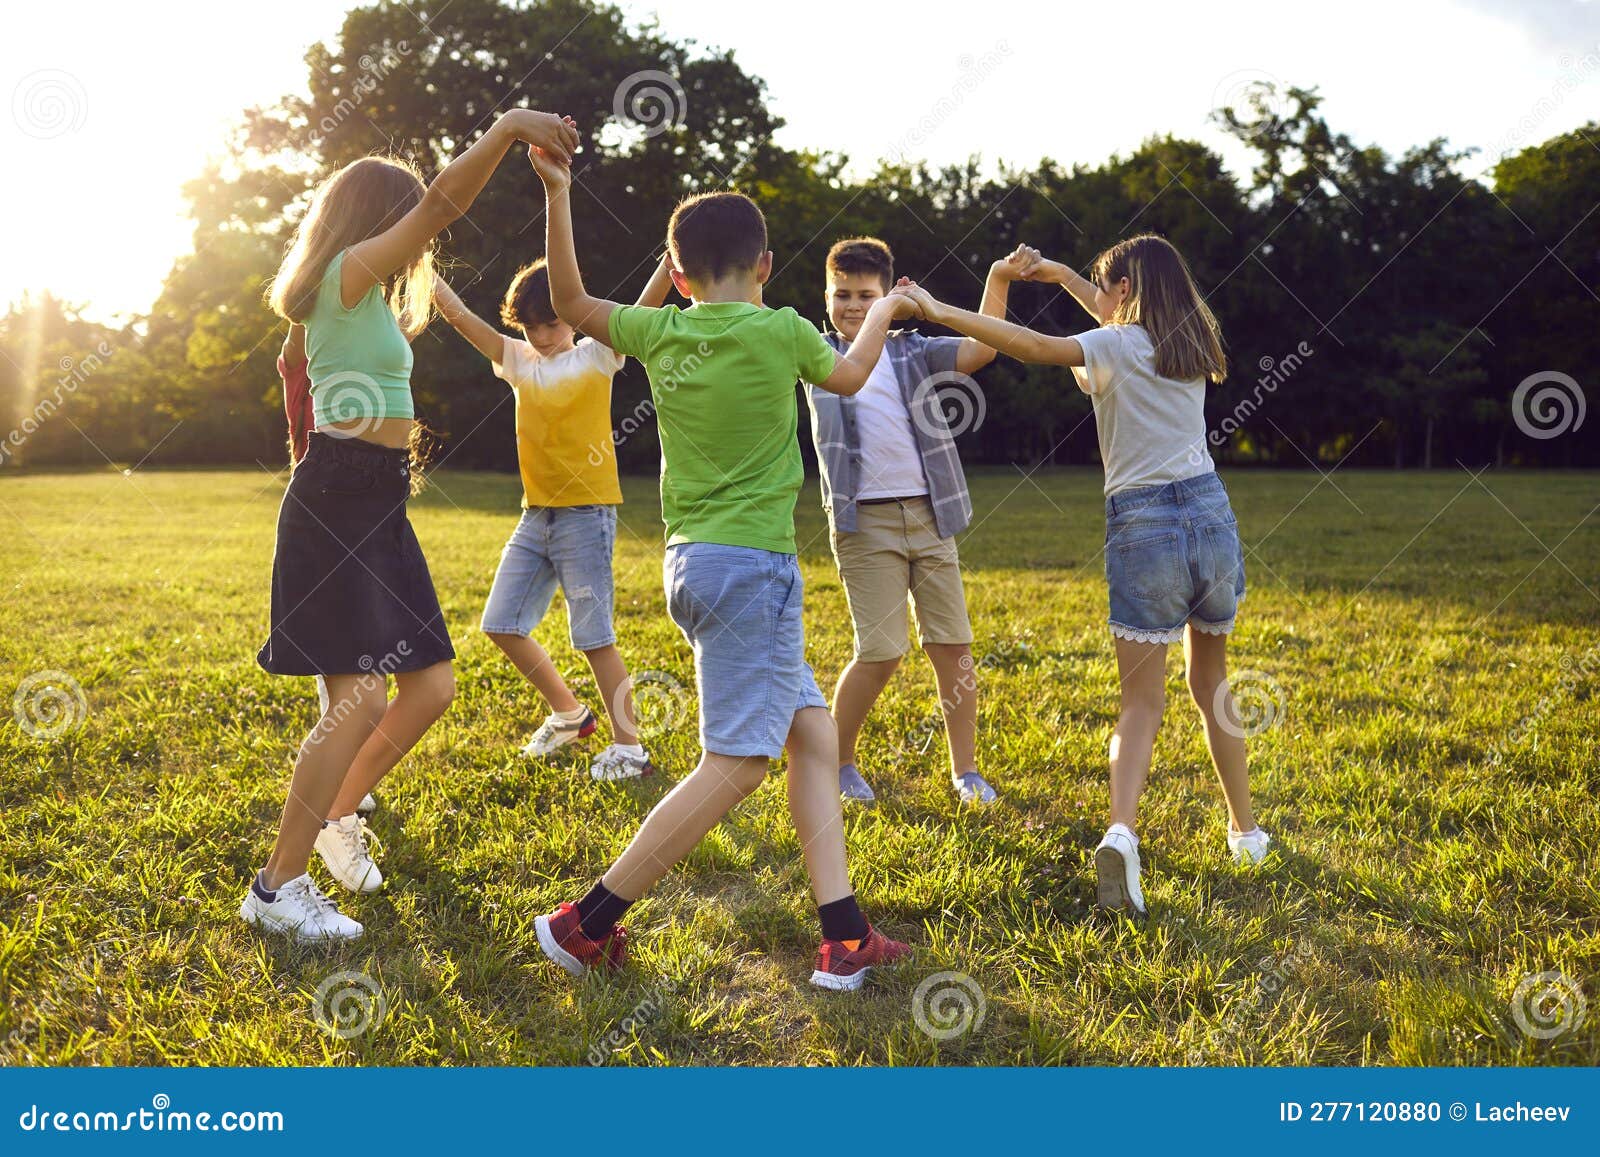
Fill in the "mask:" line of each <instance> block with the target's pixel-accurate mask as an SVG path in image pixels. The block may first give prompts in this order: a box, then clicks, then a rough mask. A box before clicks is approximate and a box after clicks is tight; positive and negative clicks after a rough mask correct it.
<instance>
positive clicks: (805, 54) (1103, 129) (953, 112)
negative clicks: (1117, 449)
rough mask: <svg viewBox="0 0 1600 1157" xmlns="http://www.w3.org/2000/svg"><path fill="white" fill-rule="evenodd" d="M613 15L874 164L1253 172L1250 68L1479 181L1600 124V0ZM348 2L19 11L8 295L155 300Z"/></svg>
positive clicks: (797, 136) (730, 0)
mask: <svg viewBox="0 0 1600 1157" xmlns="http://www.w3.org/2000/svg"><path fill="white" fill-rule="evenodd" d="M414 6H415V5H414ZM621 6H622V7H623V8H624V9H625V10H626V11H627V12H628V13H629V15H630V16H631V17H633V18H635V19H636V20H641V21H642V20H647V19H650V18H652V17H653V18H655V19H656V20H657V21H659V24H660V26H661V29H662V31H663V32H664V33H665V34H666V35H668V36H670V37H672V38H674V39H686V40H694V41H696V42H698V43H699V44H702V45H706V46H718V47H730V48H732V49H733V50H734V53H735V57H736V59H737V60H738V61H739V63H740V64H741V65H742V66H743V68H744V69H745V70H746V71H747V72H750V73H753V74H754V75H756V76H759V77H761V78H763V79H764V80H765V81H766V82H767V85H768V91H769V98H770V102H771V106H772V108H773V110H774V111H775V112H776V113H777V114H778V115H779V116H781V117H783V118H785V120H786V121H787V122H788V123H787V125H786V127H785V128H784V129H783V130H782V131H781V132H780V133H779V135H778V138H777V139H778V142H779V143H780V144H783V145H787V146H789V147H792V148H803V147H810V148H825V149H829V150H833V151H839V152H844V153H847V154H849V155H850V156H851V157H852V158H853V162H854V164H855V167H856V169H857V171H862V172H864V171H870V170H871V169H872V168H873V167H874V165H875V163H876V161H877V160H878V159H880V158H884V157H895V156H904V157H907V158H910V159H918V158H920V159H926V160H928V161H931V162H934V163H945V162H953V161H962V160H965V159H966V158H967V157H969V156H970V155H972V154H979V155H981V156H982V158H983V159H984V161H985V162H986V163H987V164H989V165H993V164H994V163H995V162H997V161H1001V160H1003V161H1005V162H1007V163H1009V164H1012V165H1017V166H1031V165H1033V164H1034V163H1036V162H1037V161H1038V160H1040V159H1041V158H1042V157H1045V156H1049V157H1052V158H1054V159H1056V160H1057V161H1061V162H1063V163H1069V164H1070V163H1073V162H1080V161H1081V162H1086V163H1090V164H1093V163H1098V162H1100V161H1102V160H1104V159H1106V158H1107V157H1108V156H1110V155H1112V154H1113V153H1119V152H1120V153H1127V152H1129V151H1130V150H1132V149H1133V148H1135V147H1137V146H1138V144H1139V143H1140V141H1142V140H1143V139H1145V138H1146V137H1148V136H1150V135H1152V134H1161V133H1174V134H1177V135H1180V136H1185V137H1192V138H1197V139H1200V140H1202V141H1205V142H1206V143H1208V144H1210V145H1211V146H1213V147H1214V148H1217V149H1218V150H1219V151H1220V152H1222V154H1223V155H1224V157H1225V158H1226V159H1227V160H1228V161H1229V163H1230V165H1231V167H1233V168H1234V169H1235V170H1236V171H1238V172H1241V173H1242V172H1243V170H1244V168H1245V166H1246V165H1247V158H1246V155H1245V154H1244V153H1242V152H1241V151H1240V150H1239V149H1238V148H1237V147H1236V146H1234V145H1233V144H1232V142H1230V141H1228V140H1227V139H1226V138H1225V137H1224V136H1223V135H1222V134H1221V132H1220V131H1219V130H1217V129H1216V127H1215V126H1214V125H1211V124H1210V123H1208V120H1207V114H1208V113H1209V111H1210V110H1211V109H1212V108H1214V107H1216V106H1217V105H1218V104H1222V103H1226V102H1228V101H1229V100H1230V99H1232V98H1233V97H1234V96H1236V94H1238V93H1239V92H1240V91H1242V89H1243V86H1244V85H1246V84H1247V83H1248V82H1249V81H1251V80H1254V79H1265V80H1275V81H1279V82H1284V83H1292V84H1298V85H1302V86H1312V85H1315V86H1319V87H1320V89H1321V92H1322V94H1323V96H1324V98H1325V103H1324V105H1323V113H1324V115H1325V116H1326V117H1327V118H1328V121H1329V123H1330V124H1331V125H1332V126H1333V127H1334V128H1335V129H1336V130H1338V131H1342V132H1345V133H1348V134H1349V135H1350V136H1352V137H1353V138H1354V139H1355V140H1356V141H1357V142H1358V143H1362V144H1366V143H1375V144H1378V145H1380V146H1382V147H1383V148H1385V149H1387V150H1389V151H1391V152H1399V151H1403V150H1404V149H1405V148H1406V147H1408V146H1410V145H1413V144H1420V143H1423V142H1425V141H1427V140H1429V139H1431V138H1433V137H1437V136H1443V137H1446V138H1448V139H1449V140H1450V142H1451V143H1452V144H1453V145H1455V146H1457V147H1467V146H1472V147H1476V148H1479V149H1481V150H1483V153H1482V154H1481V155H1480V156H1479V157H1478V158H1476V159H1475V161H1474V162H1473V163H1472V164H1471V165H1470V166H1469V168H1470V169H1471V170H1472V171H1473V172H1475V173H1476V172H1481V171H1483V170H1484V169H1486V168H1487V167H1488V166H1489V165H1490V164H1492V162H1493V160H1494V159H1495V158H1496V157H1498V156H1500V155H1501V154H1503V153H1505V152H1507V151H1509V150H1513V149H1515V148H1518V147H1522V146H1524V145H1528V144H1534V143H1537V142H1538V141H1541V140H1543V139H1545V138H1547V137H1550V136H1553V135H1555V134H1557V133H1560V132H1564V131H1567V130H1570V129H1572V128H1574V127H1576V126H1579V125H1582V124H1584V123H1586V122H1587V121H1588V120H1591V119H1595V118H1596V117H1600V0H1408V2H1397V0H1386V2H1372V0H1347V2H1346V3H1344V4H1342V5H1339V6H1337V7H1335V6H1332V5H1317V6H1315V7H1314V8H1313V7H1311V6H1301V5H1285V4H1281V3H1277V4H1267V3H1242V2H1233V0H1211V2H1210V3H1207V4H1195V3H1193V0H1179V2H1168V0H1141V2H1140V3H1138V4H1136V5H1135V4H1118V5H1091V4H1079V3H1070V2H1067V0H1042V2H1035V0H983V2H981V3H973V2H971V0H965V2H959V3H950V2H945V0H923V2H921V3H917V4H893V3H886V2H881V0H799V2H798V3H796V4H794V5H793V6H792V7H788V6H784V5H781V4H773V3H767V4H753V3H750V2H749V0H649V2H639V3H636V2H632V0H628V2H624V3H623V4H622V5H621ZM347 7H348V5H347V4H346V3H344V2H341V0H275V2H274V3H273V5H272V6H271V11H272V13H273V19H272V21H271V23H270V24H263V23H262V20H261V16H260V13H261V12H262V10H263V8H262V5H261V4H260V3H259V0H245V2H236V0H169V2H163V0H151V2H149V3H142V4H128V3H124V2H122V0H49V2H47V3H27V4H24V5H16V6H12V7H11V9H10V10H9V11H8V13H7V18H6V25H7V28H6V35H5V37H4V38H3V39H0V93H4V94H5V95H7V96H9V98H10V109H9V112H10V115H9V116H3V117H0V149H3V154H0V155H4V156H5V157H6V159H7V166H6V174H5V176H4V179H3V180H0V210H3V212H4V219H5V220H6V221H7V222H8V224H9V225H10V226H11V228H10V230H9V231H8V232H9V234H10V235H9V237H8V241H7V245H6V255H5V258H4V260H3V261H0V308H3V307H4V306H5V305H6V304H7V303H10V302H14V301H16V300H18V299H19V298H20V297H21V296H22V295H23V293H24V292H25V291H27V290H40V289H45V288H48V289H50V290H51V291H52V292H54V293H55V294H56V295H57V296H59V297H62V298H64V299H66V300H67V301H69V302H72V303H74V304H76V305H79V306H81V307H83V308H84V311H85V313H86V314H87V315H88V316H91V317H95V318H99V319H101V320H118V319H126V318H128V317H130V316H132V315H135V314H137V313H139V312H140V311H142V310H144V309H146V308H148V306H149V304H150V303H151V302H152V301H153V300H154V298H155V296H156V294H157V292H158V291H159V289H160V286H161V282H162V280H163V278H164V277H165V276H166V274H167V272H168V270H169V269H170V268H171V265H172V262H173V260H174V258H176V257H178V256H179V255H181V254H183V253H184V252H186V251H187V250H188V248H189V243H190V236H191V231H192V226H191V224H190V222H189V221H188V219H187V217H186V215H185V205H184V202H183V199H182V196H181V189H182V185H183V183H184V182H185V181H186V180H188V179H189V178H191V177H193V176H195V175H196V174H197V173H198V172H199V171H200V170H201V168H202V166H203V165H204V163H205V161H206V159H207V158H208V157H217V156H221V155H222V154H223V152H224V145H225V141H226V139H227V137H228V134H229V131H230V128H231V127H232V126H233V125H235V124H236V123H237V122H238V118H239V115H240V112H241V110H243V109H245V108H247V107H249V106H251V105H256V104H271V103H272V102H274V101H275V100H276V99H277V98H278V97H279V96H281V95H282V94H284V93H287V92H292V91H302V90H303V86H304V81H305V64H304V59H303V58H304V54H305V50H306V48H307V47H308V46H309V45H311V44H312V43H314V42H316V41H318V40H324V39H331V38H332V37H334V36H336V35H337V33H338V30H339V27H340V24H341V22H342V16H343V12H344V11H345V9H346V8H347ZM446 7H447V0H434V3H433V4H432V5H431V6H430V8H431V10H432V11H433V12H438V11H439V10H441V9H444V8H446ZM1330 15H1332V16H1333V18H1332V19H1328V18H1327V17H1329V16H1330ZM244 27H248V28H249V34H248V39H241V38H240V37H239V35H238V33H237V30H238V29H239V28H244ZM86 30H92V35H85V31H86ZM130 46H136V47H133V48H132V49H130ZM169 58H170V59H173V60H181V61H182V62H183V65H184V67H183V69H182V70H178V69H166V68H163V61H164V59H169ZM618 79H619V81H620V80H621V79H622V78H620V77H619V78H618Z"/></svg>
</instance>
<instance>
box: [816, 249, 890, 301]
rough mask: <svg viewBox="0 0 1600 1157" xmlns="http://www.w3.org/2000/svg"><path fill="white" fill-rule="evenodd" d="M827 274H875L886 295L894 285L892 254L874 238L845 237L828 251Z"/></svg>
mask: <svg viewBox="0 0 1600 1157" xmlns="http://www.w3.org/2000/svg"><path fill="white" fill-rule="evenodd" d="M828 272H829V273H830V274H834V273H872V274H876V275H877V278H878V280H879V281H881V282H883V291H884V292H885V293H888V292H889V289H890V287H891V286H893V285H894V254H893V253H892V252H890V250H889V247H888V246H887V245H885V244H884V243H883V242H882V241H879V240H878V239H877V238H876V237H846V238H845V239H844V240H843V241H840V242H837V243H835V245H834V247H833V248H832V249H830V250H828Z"/></svg>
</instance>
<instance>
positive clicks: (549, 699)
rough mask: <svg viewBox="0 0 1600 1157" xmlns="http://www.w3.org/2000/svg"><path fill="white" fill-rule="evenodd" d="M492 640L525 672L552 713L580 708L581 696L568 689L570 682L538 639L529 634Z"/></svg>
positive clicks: (494, 636)
mask: <svg viewBox="0 0 1600 1157" xmlns="http://www.w3.org/2000/svg"><path fill="white" fill-rule="evenodd" d="M489 638H491V639H493V640H494V645H495V646H497V647H499V648H500V649H501V650H502V651H504V652H505V654H506V658H508V659H510V660H511V662H512V664H513V665H514V666H515V667H516V669H517V670H518V671H521V672H522V675H523V677H524V678H525V679H527V680H528V682H530V683H532V684H533V686H534V690H536V691H538V692H539V694H540V695H542V696H544V701H545V703H547V704H548V705H549V707H550V710H552V711H576V710H577V709H578V707H579V703H578V700H577V697H576V696H575V695H573V693H572V691H571V689H569V688H568V687H567V681H566V680H565V679H563V678H562V677H561V672H560V671H558V670H556V665H555V663H554V662H553V661H551V658H550V655H549V652H547V651H546V650H545V649H544V648H543V647H541V646H540V645H539V644H538V643H537V642H536V641H535V640H533V639H530V638H528V636H526V635H495V634H491V635H490V636H489Z"/></svg>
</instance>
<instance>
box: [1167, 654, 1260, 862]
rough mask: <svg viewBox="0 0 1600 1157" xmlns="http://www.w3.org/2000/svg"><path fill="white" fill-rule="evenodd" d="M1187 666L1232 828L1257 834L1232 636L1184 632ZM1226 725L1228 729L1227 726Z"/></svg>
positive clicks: (1190, 690)
mask: <svg viewBox="0 0 1600 1157" xmlns="http://www.w3.org/2000/svg"><path fill="white" fill-rule="evenodd" d="M1183 655H1184V666H1185V668H1186V669H1187V673H1188V677H1189V694H1191V695H1193V696H1194V705H1195V706H1196V707H1198V708H1199V709H1200V718H1201V719H1202V720H1203V721H1204V723H1205V728H1206V746H1207V747H1209V748H1210V749H1211V762H1212V763H1213V764H1215V765H1216V768H1217V778H1218V779H1219V780H1221V781H1222V794H1223V795H1224V796H1225V797H1226V798H1227V800H1228V823H1229V824H1231V825H1232V827H1233V830H1234V831H1236V832H1248V831H1254V830H1255V826H1256V817H1255V812H1254V811H1252V810H1251V807H1250V770H1249V765H1248V763H1247V762H1246V761H1245V752H1244V734H1243V731H1244V729H1243V726H1242V724H1241V723H1240V722H1239V712H1238V709H1237V708H1236V707H1235V705H1234V702H1233V692H1232V691H1229V690H1226V689H1225V688H1226V687H1227V682H1228V637H1227V636H1226V635H1211V634H1207V633H1206V632H1205V631H1196V630H1195V629H1194V628H1193V627H1190V628H1189V629H1188V630H1186V631H1185V632H1184V633H1183ZM1218 698H1221V700H1222V702H1221V703H1220V704H1219V703H1218V702H1217V700H1218ZM1219 709H1220V712H1221V718H1220V719H1219V718H1218V715H1219ZM1224 724H1226V726H1225V725H1224Z"/></svg>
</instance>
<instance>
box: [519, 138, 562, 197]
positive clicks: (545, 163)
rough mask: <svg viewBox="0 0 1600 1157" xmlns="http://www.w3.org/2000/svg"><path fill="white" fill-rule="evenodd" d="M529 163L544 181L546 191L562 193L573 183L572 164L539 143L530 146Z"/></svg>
mask: <svg viewBox="0 0 1600 1157" xmlns="http://www.w3.org/2000/svg"><path fill="white" fill-rule="evenodd" d="M528 163H529V164H530V165H532V166H533V171H534V172H535V173H538V174H539V179H540V180H541V181H543V182H544V188H545V192H546V193H560V192H563V191H565V190H566V189H567V187H568V186H570V185H571V184H572V164H571V162H570V161H562V160H560V159H558V158H557V157H556V156H554V155H552V154H551V153H548V152H546V151H545V150H544V149H542V148H540V147H539V146H538V145H533V144H530V145H529V146H528Z"/></svg>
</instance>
